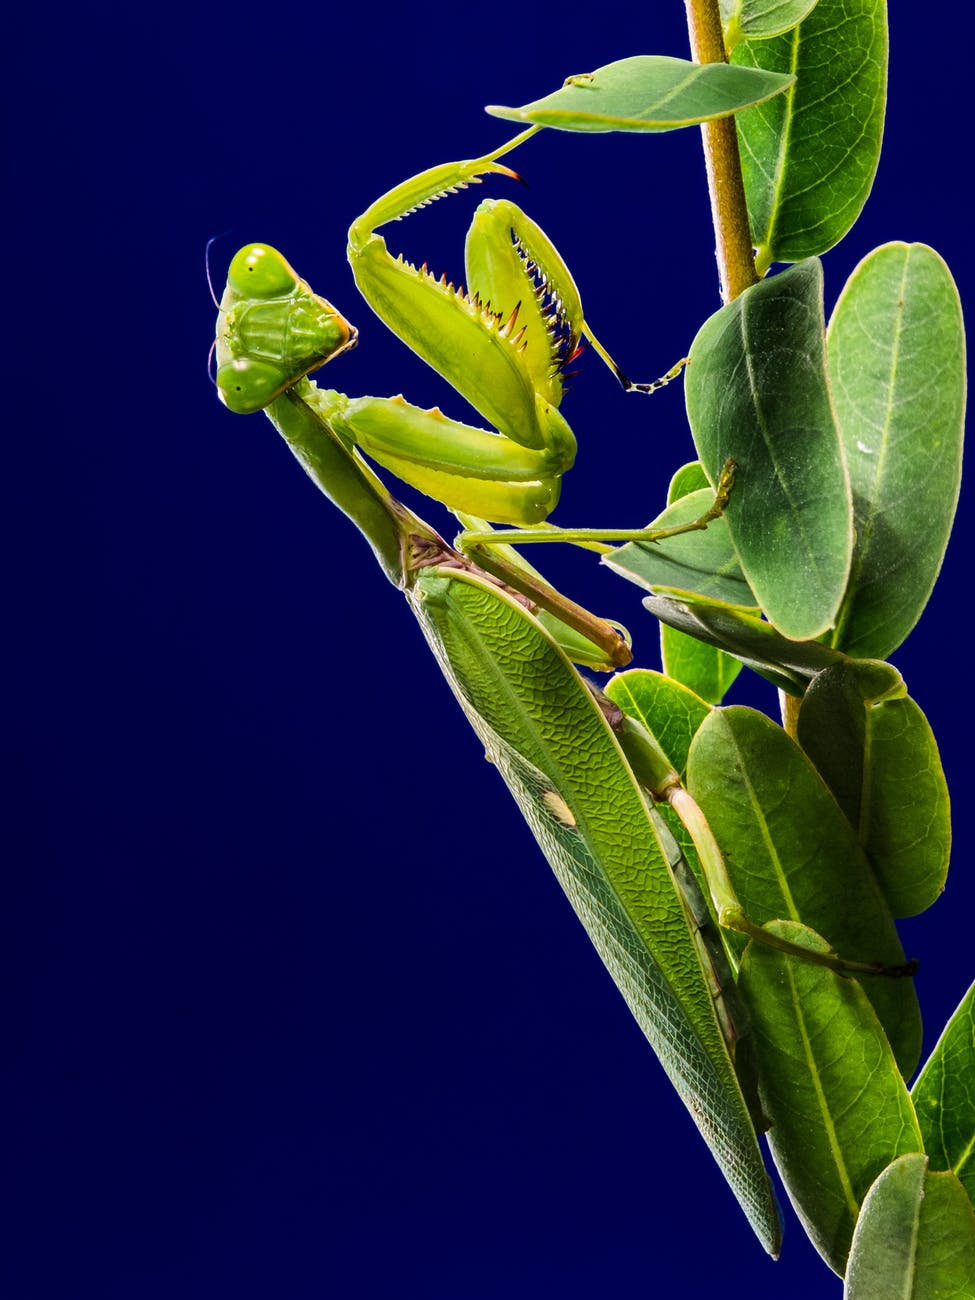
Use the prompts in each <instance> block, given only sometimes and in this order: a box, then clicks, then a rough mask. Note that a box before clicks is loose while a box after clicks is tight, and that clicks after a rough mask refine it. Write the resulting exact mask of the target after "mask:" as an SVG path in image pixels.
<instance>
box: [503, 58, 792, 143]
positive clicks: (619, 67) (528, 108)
mask: <svg viewBox="0 0 975 1300" xmlns="http://www.w3.org/2000/svg"><path fill="white" fill-rule="evenodd" d="M793 80H794V78H793V77H792V75H791V73H782V72H778V71H776V72H765V71H763V70H762V69H761V68H744V67H742V68H734V67H730V66H729V65H728V64H727V63H706V64H703V65H702V64H699V63H691V62H690V61H689V60H687V59H673V58H670V57H669V56H667V55H663V54H637V55H634V56H633V57H632V58H629V59H619V60H618V61H617V62H616V63H607V64H606V66H605V67H602V68H597V69H596V71H595V72H589V73H582V74H581V75H580V76H575V77H567V78H566V80H565V84H564V85H563V86H562V87H561V88H560V89H559V90H556V91H554V92H553V93H552V94H551V95H546V96H545V97H544V98H543V99H536V100H534V101H533V102H532V103H530V104H524V105H522V107H521V108H502V107H500V106H499V105H497V104H489V105H488V106H487V108H486V110H485V111H486V112H488V113H490V114H491V115H492V116H494V117H503V118H506V119H507V120H508V121H510V122H535V123H537V124H538V125H540V126H553V127H556V128H557V129H558V130H560V131H673V130H674V129H675V128H677V127H681V126H693V125H694V124H695V123H698V122H710V121H711V120H712V119H713V118H716V117H727V116H728V114H729V113H737V112H739V111H740V110H741V109H743V108H747V107H748V106H749V105H751V104H760V103H762V101H763V100H766V99H768V98H769V97H770V96H772V95H778V94H781V92H782V91H784V90H787V89H788V87H789V86H791V85H792V82H793Z"/></svg>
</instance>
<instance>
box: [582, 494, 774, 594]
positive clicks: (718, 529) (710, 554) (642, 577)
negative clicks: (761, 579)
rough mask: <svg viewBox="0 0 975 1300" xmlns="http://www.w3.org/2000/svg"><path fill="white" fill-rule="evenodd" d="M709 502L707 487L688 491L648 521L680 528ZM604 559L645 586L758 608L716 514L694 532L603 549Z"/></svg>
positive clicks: (698, 517)
mask: <svg viewBox="0 0 975 1300" xmlns="http://www.w3.org/2000/svg"><path fill="white" fill-rule="evenodd" d="M733 490H734V489H732V491H733ZM713 502H714V492H713V491H712V490H711V488H703V489H701V490H700V491H698V492H691V493H690V494H689V495H688V496H685V497H681V498H680V500H679V501H675V502H674V503H673V505H669V506H667V508H666V510H664V511H663V513H662V514H659V515H658V516H657V518H656V519H654V520H653V521H652V522H651V523H649V524H648V525H647V527H648V528H678V527H680V526H681V525H683V524H690V523H693V522H694V520H695V519H700V518H701V516H702V515H703V514H704V513H705V512H706V511H707V510H708V508H709V507H710V506H711V505H712V504H713ZM602 563H603V564H605V565H606V566H607V568H610V569H612V570H613V572H614V573H618V574H620V575H621V576H622V577H624V578H628V579H629V580H630V582H635V583H636V584H637V585H638V586H640V587H645V588H646V589H647V590H648V591H654V592H658V591H664V592H674V593H675V594H677V595H688V596H703V597H704V599H705V600H708V601H719V602H720V603H721V604H724V605H734V606H736V607H737V608H744V609H758V605H757V603H756V601H755V597H754V595H753V594H752V592H751V590H750V588H749V586H748V583H747V582H746V581H745V575H744V574H743V573H742V571H741V566H740V565H739V563H738V557H737V556H736V555H735V551H734V548H733V547H732V545H731V537H730V535H729V533H728V525H727V524H726V523H725V521H724V519H714V520H712V522H711V523H710V524H708V526H707V528H703V529H701V530H700V531H698V532H692V533H680V534H679V535H678V536H677V537H667V538H665V539H664V540H663V541H660V542H627V543H626V545H625V546H617V547H616V548H615V549H614V550H612V551H610V552H608V553H607V554H606V555H604V556H603V558H602Z"/></svg>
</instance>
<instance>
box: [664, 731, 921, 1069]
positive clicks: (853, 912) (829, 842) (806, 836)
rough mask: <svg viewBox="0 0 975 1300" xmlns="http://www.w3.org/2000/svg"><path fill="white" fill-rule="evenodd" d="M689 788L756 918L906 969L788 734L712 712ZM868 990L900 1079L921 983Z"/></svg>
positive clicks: (850, 844) (862, 861) (881, 910)
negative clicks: (796, 927)
mask: <svg viewBox="0 0 975 1300" xmlns="http://www.w3.org/2000/svg"><path fill="white" fill-rule="evenodd" d="M687 788H688V789H689V790H690V792H691V794H692V795H693V796H694V798H695V799H696V800H697V802H698V803H699V804H700V806H701V808H702V809H703V811H704V815H705V817H706V818H707V820H708V823H709V824H710V826H711V829H712V830H713V832H714V834H715V836H716V838H717V841H718V843H719V844H720V846H721V849H722V852H723V853H724V855H725V859H726V861H727V864H728V870H729V872H730V874H731V878H732V881H733V883H734V886H735V890H736V892H737V894H738V898H739V900H740V902H741V904H742V906H743V908H744V910H745V914H746V916H747V917H748V918H749V919H750V920H751V921H753V922H756V923H757V924H759V925H763V924H765V923H766V922H767V921H775V920H783V921H799V922H801V923H802V924H803V925H807V926H809V927H810V928H811V929H813V930H815V931H816V933H817V934H820V935H822V936H823V938H824V939H825V940H826V941H827V942H828V943H829V944H830V946H831V947H832V948H834V949H835V950H836V952H838V953H839V954H840V956H841V957H845V958H847V959H849V960H855V961H865V962H883V963H885V964H886V965H888V966H897V965H900V964H902V963H903V962H904V950H903V949H902V947H901V944H900V940H899V938H898V937H897V931H896V929H895V927H894V922H893V919H892V917H891V915H890V911H889V909H888V908H887V905H886V903H885V901H884V898H883V895H882V894H881V892H880V889H879V887H878V885H877V882H876V880H875V878H874V875H873V872H872V871H871V870H870V866H869V864H868V863H867V860H866V858H865V856H864V854H863V850H862V849H861V848H860V846H859V844H858V843H857V841H856V837H855V836H854V834H853V831H852V829H851V827H850V824H849V822H848V821H847V820H846V818H845V817H844V816H843V813H842V812H841V811H840V809H839V807H838V805H837V804H836V801H835V800H834V799H833V797H832V796H831V795H830V793H829V791H828V790H827V789H826V786H825V785H824V784H823V782H822V779H821V778H820V776H819V774H818V773H817V771H816V769H815V768H814V767H813V766H812V764H811V763H810V761H809V760H808V759H807V758H806V756H805V754H804V753H803V752H802V750H801V749H800V748H799V746H798V745H797V744H796V743H795V741H793V740H792V739H791V738H790V737H789V736H787V735H786V733H785V732H784V731H783V730H782V728H781V727H778V726H776V724H775V723H774V722H772V721H770V720H769V719H768V718H767V717H766V716H765V715H764V714H762V713H757V712H756V711H755V710H754V709H746V708H741V707H737V706H736V707H731V708H726V709H714V710H713V711H712V712H711V713H710V714H709V715H708V717H707V718H706V719H705V720H704V722H703V724H702V725H701V727H700V729H699V730H698V732H697V735H696V736H695V737H694V743H693V744H692V745H691V753H690V760H689V762H688V767H687ZM736 938H737V936H736ZM740 946H741V944H739V947H740ZM864 992H865V993H866V994H867V997H868V998H869V999H870V1001H871V1002H872V1004H873V1006H874V1009H875V1010H876V1012H877V1015H878V1016H879V1017H880V1021H881V1024H883V1026H884V1029H885V1030H886V1032H887V1036H888V1037H889V1039H890V1041H891V1045H892V1047H893V1049H894V1054H895V1056H896V1058H897V1062H898V1065H899V1067H900V1069H901V1071H902V1073H903V1074H905V1075H907V1074H910V1073H911V1072H912V1071H913V1070H914V1067H915V1066H916V1065H917V1059H918V1055H919V1053H920V1046H921V1019H920V1011H919V1009H918V1003H917V994H916V992H915V990H914V981H913V980H911V979H907V978H901V979H893V978H888V977H885V976H879V975H878V976H864Z"/></svg>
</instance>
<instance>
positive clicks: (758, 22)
mask: <svg viewBox="0 0 975 1300" xmlns="http://www.w3.org/2000/svg"><path fill="white" fill-rule="evenodd" d="M815 3H816V0H721V24H722V26H723V27H724V43H725V49H726V50H728V52H729V53H730V52H731V51H732V50H733V49H734V48H735V46H736V45H737V44H738V42H739V41H742V40H745V39H746V38H751V39H753V40H764V39H766V38H767V37H769V36H779V35H781V33H782V32H787V31H788V30H789V29H790V27H795V25H796V24H797V23H801V22H802V20H803V18H805V17H806V15H807V14H808V13H809V10H810V9H811V8H812V7H813V5H814V4H815Z"/></svg>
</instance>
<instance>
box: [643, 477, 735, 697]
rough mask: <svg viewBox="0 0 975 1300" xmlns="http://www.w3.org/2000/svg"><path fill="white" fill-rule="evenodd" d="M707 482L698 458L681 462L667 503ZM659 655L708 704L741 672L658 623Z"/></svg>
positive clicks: (691, 639)
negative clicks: (682, 463)
mask: <svg viewBox="0 0 975 1300" xmlns="http://www.w3.org/2000/svg"><path fill="white" fill-rule="evenodd" d="M707 486H708V476H707V475H706V474H705V472H704V467H703V466H702V464H701V462H700V461H699V460H692V461H691V462H690V463H689V464H687V465H682V466H681V467H680V469H678V470H677V471H676V472H675V474H674V476H673V478H672V479H671V480H670V487H669V488H668V489H667V504H668V505H673V503H674V502H675V501H679V500H680V499H681V497H684V496H688V495H689V494H690V493H691V492H696V491H697V490H698V489H699V488H706V487H707ZM660 658H661V660H662V662H663V668H664V672H665V673H666V674H667V676H668V677H673V678H674V679H675V680H676V681H678V682H683V684H684V685H685V686H687V687H689V688H690V690H692V691H694V692H695V693H696V694H697V695H699V696H700V697H701V699H703V700H707V702H708V703H709V704H720V703H721V701H722V700H723V699H724V697H725V694H726V692H727V691H728V689H729V687H730V686H731V684H732V682H733V681H734V680H735V678H736V677H737V676H738V674H739V673H740V672H741V667H742V665H741V662H740V660H738V659H735V658H734V657H733V656H732V655H729V654H726V653H725V652H724V651H723V650H718V649H717V648H716V647H715V646H711V645H708V644H707V643H706V642H704V641H699V640H698V639H697V638H696V637H690V636H687V635H686V634H685V633H683V632H678V631H677V630H676V628H672V627H668V626H667V624H666V623H661V624H660Z"/></svg>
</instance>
